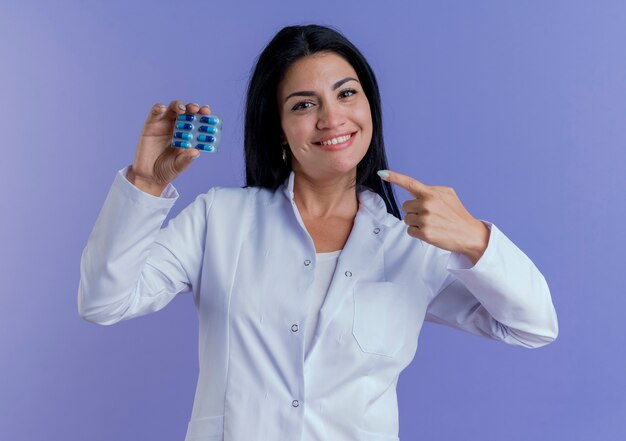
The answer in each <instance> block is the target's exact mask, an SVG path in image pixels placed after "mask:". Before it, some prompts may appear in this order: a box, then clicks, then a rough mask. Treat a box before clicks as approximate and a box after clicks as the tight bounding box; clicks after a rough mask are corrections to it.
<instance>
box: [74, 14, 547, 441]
mask: <svg viewBox="0 0 626 441" xmlns="http://www.w3.org/2000/svg"><path fill="white" fill-rule="evenodd" d="M185 112H187V113H201V114H205V115H206V114H209V113H210V109H209V107H208V106H202V107H201V106H199V105H197V104H193V103H192V104H188V105H186V106H185V105H183V104H182V103H180V102H178V101H173V102H172V103H170V105H169V107H167V108H165V107H164V106H162V105H155V106H154V107H153V109H152V111H151V113H150V115H149V117H148V119H147V121H146V124H145V126H144V128H143V131H142V134H141V137H140V140H139V144H138V147H137V152H136V156H135V160H134V162H133V165H132V167H127V168H125V169H122V170H120V171H119V172H118V175H117V177H116V179H115V181H114V183H113V186H112V187H111V190H110V192H109V195H108V196H107V200H106V201H105V204H104V207H103V209H102V211H101V213H100V215H99V217H98V220H97V222H96V225H95V227H94V231H93V233H92V235H91V236H90V238H89V242H88V244H87V247H86V248H85V250H84V252H83V256H82V259H81V282H80V286H79V292H78V306H79V312H80V314H81V316H82V317H83V318H84V319H86V320H89V321H92V322H95V323H100V324H105V325H108V324H113V323H116V322H118V321H120V320H126V319H129V318H131V317H135V316H139V315H142V314H147V313H149V312H152V311H157V310H159V309H161V308H163V307H164V306H165V305H166V304H167V303H168V302H169V301H170V300H171V299H172V298H173V297H174V296H175V295H176V294H178V293H181V292H192V293H193V296H194V301H195V305H196V307H197V310H198V317H199V332H200V339H199V342H200V344H199V363H200V374H199V379H198V385H197V390H196V396H195V401H194V407H193V412H192V417H191V421H190V422H189V427H188V431H187V438H186V439H187V441H192V440H222V439H225V440H253V439H259V440H300V439H301V440H397V439H398V413H397V400H396V390H395V387H396V383H397V380H398V376H399V374H400V372H401V371H402V370H403V369H404V368H405V367H406V366H407V365H408V364H409V363H410V362H411V360H412V359H413V356H414V354H415V350H416V347H417V340H418V335H419V331H420V329H421V326H422V323H423V321H424V320H430V321H434V322H437V323H444V324H447V325H450V326H453V327H456V328H459V329H463V330H465V331H468V332H472V333H475V334H478V335H482V336H485V337H490V338H494V339H498V340H502V341H504V342H507V343H511V344H517V345H522V346H526V347H538V346H542V345H545V344H547V343H549V342H551V341H552V340H554V339H555V338H556V335H557V332H558V331H557V320H556V314H555V311H554V308H553V306H552V302H551V298H550V292H549V290H548V287H547V284H546V282H545V279H544V278H543V276H542V275H541V273H540V272H539V271H538V270H537V268H536V267H535V266H534V265H533V263H532V262H531V261H530V260H529V259H528V257H526V255H525V254H524V253H522V252H521V251H520V250H519V249H518V248H517V247H516V246H515V245H514V244H513V243H512V242H511V241H510V240H508V238H506V236H505V235H504V234H503V233H502V232H500V231H499V230H498V228H497V227H496V226H495V225H493V224H491V223H489V222H486V221H480V220H477V219H475V218H474V217H472V216H471V215H470V214H469V213H468V212H467V211H466V210H465V209H464V208H463V205H462V204H461V202H460V201H459V199H458V197H457V196H456V194H455V193H454V191H453V190H452V189H451V188H449V187H435V186H427V185H424V184H422V183H420V182H418V181H416V180H414V179H412V178H410V177H408V176H404V175H400V174H398V173H394V172H390V171H386V170H385V169H386V168H387V163H386V158H385V151H384V145H383V137H382V123H381V111H380V99H379V93H378V87H377V84H376V80H375V78H374V74H373V73H372V70H371V69H370V67H369V65H368V64H367V62H366V61H365V59H364V58H363V56H362V55H361V54H360V53H359V51H358V50H357V49H356V48H355V47H354V46H353V45H352V44H351V43H350V42H349V41H347V40H346V39H345V37H343V36H342V35H340V34H339V33H337V32H336V31H334V30H331V29H328V28H325V27H321V26H294V27H287V28H285V29H283V30H281V31H280V32H279V33H278V34H277V35H276V36H275V37H274V39H273V40H272V41H271V42H270V43H269V45H268V46H267V47H266V48H265V50H264V51H263V52H262V54H261V55H260V57H259V60H258V62H257V65H256V69H255V71H254V73H253V75H252V78H251V81H250V86H249V90H248V100H247V110H246V127H245V149H246V177H247V184H248V185H247V186H246V187H245V188H221V187H214V188H211V189H210V190H209V191H208V192H207V193H205V194H203V195H200V196H198V197H197V198H196V200H195V201H194V202H193V203H192V204H190V205H189V206H188V207H186V208H185V209H184V210H183V211H182V212H181V213H180V214H179V215H178V216H177V217H176V218H174V219H172V220H171V221H170V223H169V224H168V226H167V227H166V228H163V229H161V224H162V223H163V220H164V219H165V217H166V215H167V213H168V211H169V210H170V209H171V207H172V206H173V204H174V202H175V201H176V198H177V196H178V194H177V192H176V190H175V189H174V187H173V186H172V185H171V181H173V180H174V178H175V177H176V176H178V175H179V174H180V173H181V172H182V171H184V170H185V169H186V168H187V167H188V166H189V165H190V163H191V162H192V160H193V159H194V158H195V157H197V156H198V154H199V152H198V151H191V150H182V149H173V148H170V147H169V142H170V136H171V132H172V127H173V123H174V121H175V118H176V117H177V115H180V114H182V113H185ZM379 170H381V171H382V173H381V176H382V177H383V178H384V179H385V181H383V180H381V179H380V178H379V176H378V175H377V174H376V172H377V171H379ZM390 182H392V183H395V184H398V185H400V186H402V187H404V188H406V189H407V190H408V191H409V192H410V193H411V194H412V195H413V197H414V199H412V200H409V201H407V202H406V203H405V204H404V205H403V207H402V208H403V210H404V211H405V212H406V216H405V219H404V222H403V221H401V220H400V214H399V211H398V208H397V205H396V202H395V200H394V197H393V193H392V191H391V186H390ZM407 225H408V228H407Z"/></svg>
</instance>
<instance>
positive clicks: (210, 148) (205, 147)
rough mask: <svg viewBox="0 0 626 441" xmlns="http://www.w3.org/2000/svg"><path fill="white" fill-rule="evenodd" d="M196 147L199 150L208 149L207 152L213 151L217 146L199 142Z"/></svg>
mask: <svg viewBox="0 0 626 441" xmlns="http://www.w3.org/2000/svg"><path fill="white" fill-rule="evenodd" d="M196 148H197V149H198V150H206V151H207V152H212V151H214V150H215V146H212V145H207V144H198V145H197V146H196Z"/></svg>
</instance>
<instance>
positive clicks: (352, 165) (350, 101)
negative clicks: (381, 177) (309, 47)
mask: <svg viewBox="0 0 626 441" xmlns="http://www.w3.org/2000/svg"><path fill="white" fill-rule="evenodd" d="M277 95H278V96H277V98H278V109H279V112H280V121H281V127H282V130H283V137H284V142H286V143H287V144H289V148H290V149H291V154H292V166H293V170H294V171H296V172H304V173H306V174H307V175H309V176H311V177H315V178H329V177H336V176H339V175H342V174H349V175H351V176H352V175H356V166H357V164H358V163H359V162H360V161H361V159H363V156H365V154H366V153H367V149H368V147H369V145H370V142H371V140H372V116H371V113H370V105H369V101H368V100H367V97H366V96H365V93H364V92H363V88H362V87H361V83H360V82H359V78H358V77H357V74H356V72H355V71H354V69H353V68H352V66H351V65H350V63H348V62H347V61H346V60H345V59H343V58H342V57H340V56H339V55H337V54H335V53H318V54H314V55H310V56H307V57H305V58H302V59H300V60H298V61H297V62H295V63H294V64H293V65H292V66H291V67H290V68H289V70H288V71H287V73H286V75H285V78H284V79H283V80H282V82H281V83H280V84H279V86H278V94H277Z"/></svg>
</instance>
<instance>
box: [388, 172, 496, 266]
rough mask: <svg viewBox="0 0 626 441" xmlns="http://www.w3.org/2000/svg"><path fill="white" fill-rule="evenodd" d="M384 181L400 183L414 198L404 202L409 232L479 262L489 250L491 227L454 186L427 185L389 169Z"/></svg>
mask: <svg viewBox="0 0 626 441" xmlns="http://www.w3.org/2000/svg"><path fill="white" fill-rule="evenodd" d="M385 171H387V172H388V174H389V177H383V176H381V178H383V179H384V180H385V181H388V182H391V183H392V184H396V185H399V186H400V187H402V188H404V189H405V190H407V191H408V192H409V193H410V194H411V195H412V196H413V197H414V199H409V200H407V201H406V202H405V203H404V204H402V210H403V211H404V212H405V213H406V216H405V217H404V222H405V223H406V224H407V225H408V226H409V227H408V229H407V233H408V235H409V236H411V237H415V238H417V239H421V240H423V241H425V242H428V243H429V244H431V245H434V246H436V247H439V248H442V249H444V250H448V251H454V252H458V253H461V254H464V255H465V256H466V257H467V258H468V259H469V260H470V261H471V262H472V264H476V262H478V260H479V259H480V257H481V256H482V255H483V253H484V252H485V249H487V243H488V242H489V234H490V231H489V228H488V227H487V225H485V224H484V223H483V222H481V221H480V220H478V219H476V218H474V217H473V216H472V215H471V214H469V212H468V211H467V210H466V209H465V207H464V206H463V204H462V203H461V201H460V200H459V198H458V196H457V195H456V192H455V191H454V189H453V188H452V187H442V186H433V185H425V184H423V183H421V182H420V181H418V180H416V179H413V178H411V177H409V176H406V175H403V174H400V173H396V172H393V171H390V170H385Z"/></svg>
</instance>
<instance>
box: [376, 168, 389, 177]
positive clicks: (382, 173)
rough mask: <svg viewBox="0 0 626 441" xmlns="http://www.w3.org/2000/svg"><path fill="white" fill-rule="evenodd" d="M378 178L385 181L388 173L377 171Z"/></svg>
mask: <svg viewBox="0 0 626 441" xmlns="http://www.w3.org/2000/svg"><path fill="white" fill-rule="evenodd" d="M378 176H380V177H381V178H383V179H386V178H388V177H389V172H388V171H387V170H378Z"/></svg>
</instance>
